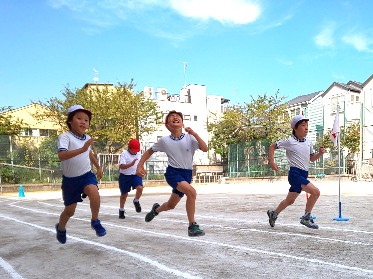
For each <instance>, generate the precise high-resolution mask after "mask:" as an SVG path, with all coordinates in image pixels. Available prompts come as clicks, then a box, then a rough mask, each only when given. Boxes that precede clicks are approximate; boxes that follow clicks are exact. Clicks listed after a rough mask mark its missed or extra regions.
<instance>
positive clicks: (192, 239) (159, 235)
mask: <svg viewBox="0 0 373 279" xmlns="http://www.w3.org/2000/svg"><path fill="white" fill-rule="evenodd" d="M105 225H108V226H112V227H118V228H124V229H127V230H134V231H137V232H141V233H148V234H152V235H155V236H158V237H162V238H170V237H172V238H175V239H177V240H180V239H181V240H184V241H187V242H199V243H204V244H208V245H215V246H219V247H225V248H231V249H233V250H242V251H246V252H253V253H258V254H266V255H271V256H276V257H285V258H290V259H295V260H299V261H305V262H312V263H318V264H321V265H327V266H331V267H337V268H341V269H346V270H351V271H355V272H358V273H364V274H366V273H368V274H373V270H369V269H364V268H359V267H353V266H347V265H342V264H338V263H333V262H326V261H323V260H318V259H312V258H305V257H301V256H294V255H290V254H284V253H278V252H272V251H266V250H261V249H255V248H249V247H245V246H242V245H233V244H228V243H221V242H217V241H209V240H203V239H201V238H198V239H197V238H190V237H189V238H187V237H183V236H179V235H172V234H166V233H159V232H153V231H147V230H143V229H135V228H131V227H125V226H122V225H116V224H109V223H105Z"/></svg>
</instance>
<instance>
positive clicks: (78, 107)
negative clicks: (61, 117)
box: [67, 105, 92, 117]
mask: <svg viewBox="0 0 373 279" xmlns="http://www.w3.org/2000/svg"><path fill="white" fill-rule="evenodd" d="M77 110H80V111H84V112H85V113H87V114H88V115H89V117H91V116H92V112H90V111H89V110H87V109H85V108H83V107H82V106H81V105H73V106H71V107H69V109H68V110H67V115H69V114H70V113H72V112H74V111H77Z"/></svg>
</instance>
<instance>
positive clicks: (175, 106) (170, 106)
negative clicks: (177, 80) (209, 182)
mask: <svg viewBox="0 0 373 279" xmlns="http://www.w3.org/2000/svg"><path fill="white" fill-rule="evenodd" d="M144 96H145V97H147V98H149V99H152V100H154V101H156V102H157V104H158V106H159V108H160V110H161V111H162V112H163V116H164V118H163V120H164V119H165V116H166V115H167V113H168V112H169V111H171V110H176V111H179V112H181V113H182V114H183V116H184V127H191V128H192V129H193V130H194V131H195V132H197V133H198V134H199V136H200V137H201V138H202V139H203V140H204V141H205V142H206V143H207V144H208V142H209V135H208V132H207V123H208V119H209V117H211V116H212V115H218V114H220V113H222V112H223V110H224V103H227V102H228V101H229V100H227V99H224V98H223V97H221V96H215V95H209V96H207V94H206V86H204V85H198V84H189V85H186V86H185V87H184V88H182V89H181V90H180V92H179V94H170V93H169V92H168V91H167V89H166V88H157V89H156V90H154V88H153V87H149V86H146V87H145V88H144ZM169 133H170V132H169V131H168V130H167V129H166V127H165V125H160V126H159V129H158V130H157V131H155V132H154V133H152V134H151V135H148V136H146V137H143V138H142V139H141V142H142V146H143V148H144V149H147V148H149V147H150V146H151V145H152V144H153V143H155V142H157V141H158V139H159V138H160V137H162V136H165V135H168V134H169ZM165 161H167V157H166V155H165V154H164V153H159V154H157V153H155V154H153V155H152V158H151V159H150V160H149V161H148V162H147V164H148V166H147V168H148V170H150V172H152V170H154V172H157V171H158V170H162V169H163V170H164V169H165V165H164V163H161V162H165ZM194 164H198V165H207V164H209V154H208V153H207V152H202V151H200V150H197V151H196V153H195V155H194Z"/></svg>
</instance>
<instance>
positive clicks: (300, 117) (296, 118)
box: [290, 114, 309, 129]
mask: <svg viewBox="0 0 373 279" xmlns="http://www.w3.org/2000/svg"><path fill="white" fill-rule="evenodd" d="M304 120H305V121H308V120H309V119H308V118H306V117H304V116H303V115H301V114H299V115H296V116H294V117H293V118H292V119H291V121H290V126H291V128H292V129H294V128H295V125H297V123H298V122H299V121H304Z"/></svg>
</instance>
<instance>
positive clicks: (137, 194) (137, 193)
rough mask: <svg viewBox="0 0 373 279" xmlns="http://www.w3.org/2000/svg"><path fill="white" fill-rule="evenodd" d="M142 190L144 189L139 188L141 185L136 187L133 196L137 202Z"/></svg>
mask: <svg viewBox="0 0 373 279" xmlns="http://www.w3.org/2000/svg"><path fill="white" fill-rule="evenodd" d="M143 189H144V187H143V186H141V185H138V186H137V187H136V194H135V199H136V200H139V199H140V198H141V195H142V190H143Z"/></svg>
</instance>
